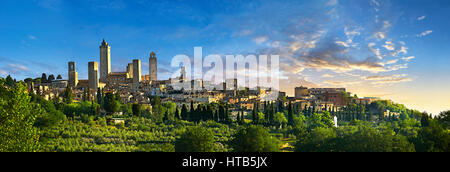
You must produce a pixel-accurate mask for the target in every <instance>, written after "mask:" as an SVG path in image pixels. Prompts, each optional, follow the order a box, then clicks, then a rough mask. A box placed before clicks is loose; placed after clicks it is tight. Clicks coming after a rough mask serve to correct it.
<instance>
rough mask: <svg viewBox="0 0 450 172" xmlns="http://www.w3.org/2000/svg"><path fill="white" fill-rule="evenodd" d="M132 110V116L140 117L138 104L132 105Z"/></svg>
mask: <svg viewBox="0 0 450 172" xmlns="http://www.w3.org/2000/svg"><path fill="white" fill-rule="evenodd" d="M132 109H133V116H141V111H142V110H141V105H140V104H137V103H134V104H133V107H132Z"/></svg>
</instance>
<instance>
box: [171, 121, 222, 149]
mask: <svg viewBox="0 0 450 172" xmlns="http://www.w3.org/2000/svg"><path fill="white" fill-rule="evenodd" d="M215 150H216V145H215V141H214V135H213V133H212V132H211V131H210V130H208V129H206V128H204V127H199V126H197V127H188V128H187V129H186V132H184V133H183V134H182V135H181V137H180V138H179V139H177V140H176V141H175V151H176V152H214V151H215Z"/></svg>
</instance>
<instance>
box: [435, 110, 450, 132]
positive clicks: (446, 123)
mask: <svg viewBox="0 0 450 172" xmlns="http://www.w3.org/2000/svg"><path fill="white" fill-rule="evenodd" d="M437 119H438V122H439V123H440V124H441V125H442V126H443V127H444V128H447V129H449V128H450V110H448V111H445V112H441V113H439V116H438V117H437Z"/></svg>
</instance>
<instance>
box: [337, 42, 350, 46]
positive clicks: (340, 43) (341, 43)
mask: <svg viewBox="0 0 450 172" xmlns="http://www.w3.org/2000/svg"><path fill="white" fill-rule="evenodd" d="M336 44H338V45H340V46H343V47H350V46H349V45H348V44H347V43H346V42H342V41H336Z"/></svg>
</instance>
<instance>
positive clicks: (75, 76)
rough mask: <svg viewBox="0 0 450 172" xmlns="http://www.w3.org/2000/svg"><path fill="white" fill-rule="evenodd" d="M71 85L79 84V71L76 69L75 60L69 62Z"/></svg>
mask: <svg viewBox="0 0 450 172" xmlns="http://www.w3.org/2000/svg"><path fill="white" fill-rule="evenodd" d="M68 74H69V87H76V86H77V85H78V72H77V71H76V69H75V62H69V72H68Z"/></svg>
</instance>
